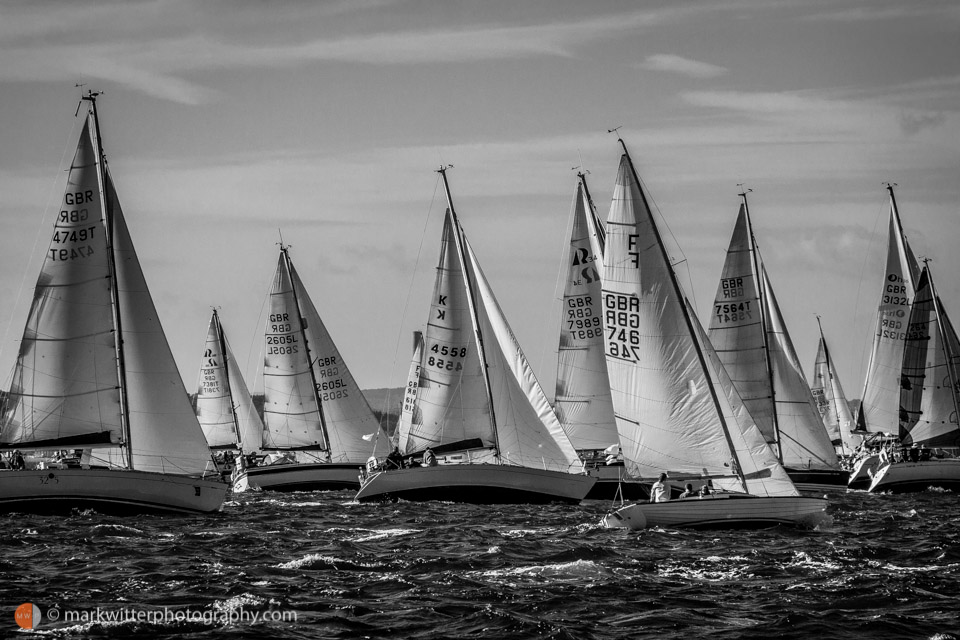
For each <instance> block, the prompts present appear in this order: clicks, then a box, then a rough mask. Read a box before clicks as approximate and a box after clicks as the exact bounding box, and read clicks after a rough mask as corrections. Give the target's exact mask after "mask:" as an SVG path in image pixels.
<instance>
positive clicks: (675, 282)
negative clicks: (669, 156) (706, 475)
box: [617, 136, 749, 493]
mask: <svg viewBox="0 0 960 640" xmlns="http://www.w3.org/2000/svg"><path fill="white" fill-rule="evenodd" d="M617 141H618V142H619V143H620V146H621V147H623V153H624V155H625V156H626V157H627V163H628V164H629V165H630V173H631V174H633V180H634V182H636V184H637V192H638V193H639V194H640V198H641V200H643V205H644V206H645V207H646V208H647V211H649V212H650V227H651V228H652V229H653V233H654V235H655V236H656V238H657V245H658V246H659V247H660V252H661V254H662V255H663V260H664V263H665V264H666V265H667V271H668V272H669V273H670V283H671V284H672V285H673V291H674V293H676V295H677V300H678V301H679V303H680V307H681V309H682V310H683V319H684V320H685V321H686V325H687V331H689V333H690V337H691V338H692V339H693V346H694V349H696V352H697V360H699V362H700V369H701V370H702V371H703V375H704V377H706V379H707V388H708V389H709V390H710V397H711V399H713V406H714V408H715V409H716V411H717V417H718V418H719V419H720V426H721V427H722V428H723V436H724V438H725V439H726V441H727V447H728V448H729V450H730V455H731V456H732V457H733V461H734V463H735V466H736V469H735V471H736V473H737V477H738V478H740V483H741V484H742V485H743V490H744V491H745V492H747V493H749V491H748V489H747V480H746V478H745V477H744V475H743V470H742V466H741V464H740V459H739V457H738V456H737V450H736V447H734V445H733V440H732V439H731V438H730V431H729V429H728V427H727V421H726V420H725V419H724V417H723V410H722V409H721V408H720V400H719V399H718V398H717V391H716V389H715V388H714V384H713V379H712V378H711V377H710V370H709V368H708V367H707V363H706V359H705V358H704V356H703V349H701V347H700V341H699V340H698V338H697V329H696V328H695V327H694V326H693V319H692V318H691V317H690V310H689V308H688V307H687V304H686V297H685V296H684V295H683V291H682V290H681V289H680V282H679V281H678V280H677V274H676V273H675V272H674V270H673V265H672V264H671V263H670V257H669V256H668V255H667V249H666V247H665V246H664V244H663V238H662V237H661V236H660V229H659V228H658V227H657V223H656V221H655V220H654V219H653V211H652V210H651V209H650V204H649V203H648V202H647V196H646V194H644V192H643V188H642V187H641V186H640V176H639V175H638V174H637V169H636V167H634V166H633V159H632V158H631V157H630V152H629V151H627V144H626V143H625V142H624V141H623V138H620V137H619V136H618V137H617Z"/></svg>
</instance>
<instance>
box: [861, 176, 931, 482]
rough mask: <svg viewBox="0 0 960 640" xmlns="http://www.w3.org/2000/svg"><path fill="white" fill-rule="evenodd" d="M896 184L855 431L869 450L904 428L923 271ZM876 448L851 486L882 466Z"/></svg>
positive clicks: (865, 458) (864, 457)
mask: <svg viewBox="0 0 960 640" xmlns="http://www.w3.org/2000/svg"><path fill="white" fill-rule="evenodd" d="M894 186H895V185H893V184H887V191H888V192H889V194H890V222H889V225H888V233H887V259H886V269H885V273H884V276H883V289H882V291H881V294H880V301H879V304H878V308H877V323H876V328H875V330H874V333H873V346H872V349H871V351H870V361H869V364H868V365H867V375H866V377H865V378H864V383H863V394H862V395H861V396H860V397H861V398H862V400H861V402H860V408H859V409H858V410H857V426H856V430H855V432H856V433H857V434H859V435H862V436H863V437H864V439H865V449H866V446H868V445H871V444H872V443H877V442H880V443H881V444H882V443H884V442H889V441H891V440H895V439H896V438H897V434H898V432H899V428H900V426H899V425H900V374H901V368H902V366H903V350H904V345H905V339H906V334H907V323H908V322H909V320H910V305H911V304H912V303H913V298H914V295H915V292H916V291H915V288H916V284H917V279H918V278H919V277H920V267H919V265H918V263H917V259H916V257H914V254H913V250H912V249H911V248H910V243H909V242H907V238H906V235H904V233H903V224H902V223H901V221H900V211H899V209H898V207H897V199H896V197H895V196H894V193H893V187H894ZM877 448H878V447H877V445H873V446H871V448H870V449H866V450H861V452H860V453H859V454H858V459H857V461H856V462H855V463H854V465H853V470H852V471H851V472H850V481H849V487H850V488H851V489H861V488H862V489H866V488H868V487H869V486H870V483H871V481H872V477H871V474H872V472H874V471H875V470H876V468H877V467H878V465H879V463H880V456H879V453H878V452H877V451H876V449H877Z"/></svg>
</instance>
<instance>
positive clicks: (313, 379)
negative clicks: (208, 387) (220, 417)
mask: <svg viewBox="0 0 960 640" xmlns="http://www.w3.org/2000/svg"><path fill="white" fill-rule="evenodd" d="M289 248H290V247H288V246H286V245H284V244H283V243H282V242H281V244H280V253H281V254H282V255H283V263H284V265H286V267H287V273H289V274H290V288H291V290H292V291H293V302H294V305H295V306H296V307H297V326H298V327H299V328H300V329H299V331H300V337H301V338H303V350H304V352H305V354H306V356H307V368H308V369H310V388H311V389H313V397H314V398H315V400H316V402H317V414H318V415H319V416H320V431H321V432H322V433H323V442H324V444H325V445H326V447H327V448H326V451H327V452H328V453H329V451H330V435H329V434H328V433H327V420H326V418H325V417H324V415H323V404H322V403H321V402H320V393H319V392H318V391H317V374H316V372H315V371H314V370H313V358H312V356H311V355H310V344H309V342H308V341H307V331H306V329H307V328H306V327H305V326H304V324H303V312H302V311H301V310H300V296H298V295H297V284H296V283H297V280H299V278H298V277H296V272H295V271H294V269H293V263H292V262H291V261H290V254H289V253H287V251H288V249H289ZM232 402H233V401H232V400H231V403H232Z"/></svg>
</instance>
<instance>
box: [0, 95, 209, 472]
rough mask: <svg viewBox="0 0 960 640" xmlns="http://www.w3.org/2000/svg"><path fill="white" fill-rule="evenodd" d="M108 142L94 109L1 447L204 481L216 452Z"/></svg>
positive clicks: (39, 290) (47, 263)
mask: <svg viewBox="0 0 960 640" xmlns="http://www.w3.org/2000/svg"><path fill="white" fill-rule="evenodd" d="M94 98H95V94H91V95H90V96H89V97H87V98H85V99H86V100H89V101H90V102H91V103H93V100H94ZM99 140H100V136H99V131H98V129H97V121H96V109H95V107H94V108H92V109H91V113H90V115H89V116H88V117H87V119H86V122H85V124H84V127H83V132H82V134H81V136H80V142H79V144H78V146H77V152H76V155H75V156H74V159H73V163H72V166H71V168H70V172H69V175H68V179H67V187H66V192H65V193H64V197H63V200H62V206H61V209H60V213H59V215H58V217H57V222H56V225H55V228H54V233H53V239H52V242H51V244H50V248H49V250H48V251H47V254H46V256H45V258H44V263H43V266H42V268H41V272H40V277H39V279H38V281H37V286H36V289H35V292H34V298H33V303H32V306H31V309H30V313H29V317H28V320H27V325H26V328H25V330H24V334H23V340H22V342H21V346H20V352H19V354H18V358H17V364H16V368H15V370H14V375H13V384H12V388H11V392H10V397H9V399H8V401H7V409H6V411H5V415H4V421H3V428H2V435H0V442H2V443H3V444H4V445H6V446H7V447H14V446H15V447H18V448H21V449H38V448H43V449H77V448H84V449H86V450H87V453H88V455H89V453H90V452H91V451H94V456H95V457H96V458H97V459H99V460H100V461H102V462H105V463H109V464H111V465H115V466H123V467H126V468H130V469H136V470H139V471H152V472H158V473H168V474H177V475H200V474H203V473H204V471H205V470H206V469H207V467H208V466H209V465H210V464H211V457H210V450H209V448H208V447H207V443H206V441H205V440H204V438H203V432H202V431H201V429H200V426H199V424H198V422H197V417H196V415H195V414H194V411H193V407H192V406H191V403H190V398H189V396H188V395H187V392H186V389H185V387H184V385H183V380H182V378H181V377H180V372H179V370H178V369H177V364H176V362H175V361H174V358H173V354H172V352H171V351H170V346H169V344H168V343H167V339H166V336H165V335H164V332H163V328H162V327H161V326H160V321H159V315H158V313H157V309H156V307H155V306H154V304H153V300H152V298H151V296H150V292H149V290H148V289H147V284H146V280H145V279H144V276H143V271H142V269H141V267H140V261H139V259H138V258H137V254H136V251H135V250H134V246H133V242H132V240H131V238H130V233H129V230H128V229H127V225H126V220H125V219H124V216H123V211H122V209H121V207H120V202H119V199H118V198H117V194H116V190H115V189H114V186H113V180H112V178H111V177H110V173H109V171H108V169H107V168H106V165H105V162H104V159H103V155H102V152H101V149H100V144H99Z"/></svg>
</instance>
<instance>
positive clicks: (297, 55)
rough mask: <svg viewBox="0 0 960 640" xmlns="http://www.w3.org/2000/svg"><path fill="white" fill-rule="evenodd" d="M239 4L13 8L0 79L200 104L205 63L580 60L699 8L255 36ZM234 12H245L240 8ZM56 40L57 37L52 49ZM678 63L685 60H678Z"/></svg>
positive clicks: (277, 20)
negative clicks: (106, 88)
mask: <svg viewBox="0 0 960 640" xmlns="http://www.w3.org/2000/svg"><path fill="white" fill-rule="evenodd" d="M78 4H79V3H78ZM383 4H389V2H388V1H387V0H368V2H366V3H361V4H360V5H356V6H353V5H345V4H344V3H342V2H341V3H333V4H323V5H321V7H320V9H324V10H325V12H326V13H330V12H331V11H332V12H333V13H334V14H337V13H343V12H347V11H348V10H349V9H350V7H351V6H353V8H354V9H355V10H356V7H359V8H360V9H370V8H371V7H374V8H378V7H380V5H383ZM239 6H240V9H237V10H236V11H235V5H234V4H229V5H224V4H223V3H218V2H212V3H204V4H194V3H184V2H182V1H181V0H177V1H173V2H169V1H168V2H163V1H154V2H138V3H114V2H106V3H100V2H91V3H83V4H82V5H80V6H78V5H75V4H73V3H70V4H53V5H50V4H43V5H42V7H37V8H33V5H28V7H27V8H25V9H24V8H20V9H18V10H16V11H8V12H7V13H6V14H5V16H4V21H3V23H2V26H0V55H2V56H3V58H4V65H3V66H2V67H0V81H4V80H16V81H34V82H36V81H40V82H44V81H46V82H60V81H73V80H76V79H77V78H78V77H83V78H98V79H102V80H107V81H115V82H118V83H121V84H123V85H126V86H128V87H130V88H133V89H135V90H137V91H141V92H144V93H146V94H149V95H152V96H156V97H161V98H166V99H169V100H173V101H177V102H181V103H186V104H197V103H202V102H208V101H210V100H212V99H214V98H215V97H216V93H215V92H214V91H213V90H212V89H210V88H208V87H207V86H206V85H205V84H204V82H203V81H202V80H199V79H196V78H193V79H187V78H186V77H185V76H187V75H188V74H196V73H198V72H203V71H211V70H225V69H243V68H259V69H263V68H291V67H297V66H303V65H307V64H312V63H317V62H348V63H357V64H372V65H408V64H444V63H459V62H474V61H490V60H504V59H512V58H529V57H537V56H549V57H571V56H574V55H575V54H576V52H577V51H578V50H579V49H580V48H582V47H584V46H586V45H588V44H590V43H593V42H596V41H599V40H603V39H608V38H614V37H618V36H622V35H624V34H635V33H637V31H638V30H642V29H644V28H647V27H650V26H653V25H657V24H662V23H665V22H670V21H676V20H678V19H680V18H681V17H683V16H684V15H689V14H690V13H691V12H695V11H698V10H699V9H697V8H696V7H679V8H670V9H660V10H649V11H636V12H632V13H625V14H617V15H598V16H597V17H593V18H588V19H585V20H578V19H570V20H568V21H556V22H551V23H543V24H529V25H523V24H520V25H513V24H511V25H507V26H505V25H502V24H497V23H491V24H472V25H471V24H468V25H466V26H462V25H457V26H437V27H433V28H428V29H403V28H402V27H398V28H396V29H387V28H384V29H382V30H380V31H378V32H373V33H364V32H363V30H362V29H359V28H354V29H349V28H346V29H343V30H342V31H338V30H337V29H336V27H335V26H331V27H328V29H327V30H328V33H326V34H322V35H319V36H318V35H316V34H309V35H303V34H301V37H297V36H291V37H288V38H282V37H280V36H279V35H278V33H282V32H283V27H284V24H286V25H287V26H290V27H291V28H292V27H295V26H296V24H297V22H296V17H295V16H296V12H288V13H284V12H275V13H267V15H263V16H262V18H263V22H265V23H267V24H268V25H269V26H270V27H272V28H270V29H264V31H265V32H266V35H265V34H264V33H258V34H257V35H256V36H250V37H245V35H246V33H247V31H248V26H245V25H249V24H250V23H254V24H261V22H260V21H258V20H257V16H256V15H251V14H254V13H256V12H255V11H253V10H252V9H251V8H250V5H243V4H241V5H239ZM304 7H305V8H304V9H303V10H304V11H311V12H316V11H317V10H319V9H317V7H315V6H314V5H313V4H307V5H304ZM223 11H226V12H227V16H226V17H225V18H224V19H223V23H225V24H226V25H227V26H226V27H225V26H223V24H221V23H218V22H216V21H213V20H212V19H211V16H212V15H213V14H219V13H220V12H223ZM234 11H235V12H236V13H238V14H240V15H241V17H245V20H241V19H240V18H237V17H235V16H233V14H232V13H231V12H234ZM261 13H263V12H262V11H261ZM333 24H334V25H335V24H336V22H334V23H333ZM64 25H70V26H71V28H70V29H67V28H65V27H64ZM343 33H346V34H347V35H343ZM174 34H176V35H174ZM27 36H29V37H27ZM51 40H52V41H54V42H56V43H57V44H55V45H53V46H51V44H50V42H51ZM278 43H279V44H278ZM660 64H671V63H670V62H669V61H662V62H661V63H660ZM672 64H673V65H674V67H677V62H676V61H674V62H673V63H672ZM697 64H698V63H694V62H692V61H689V63H688V64H687V65H686V67H685V70H683V72H685V73H709V72H710V71H709V65H706V66H700V67H697Z"/></svg>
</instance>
